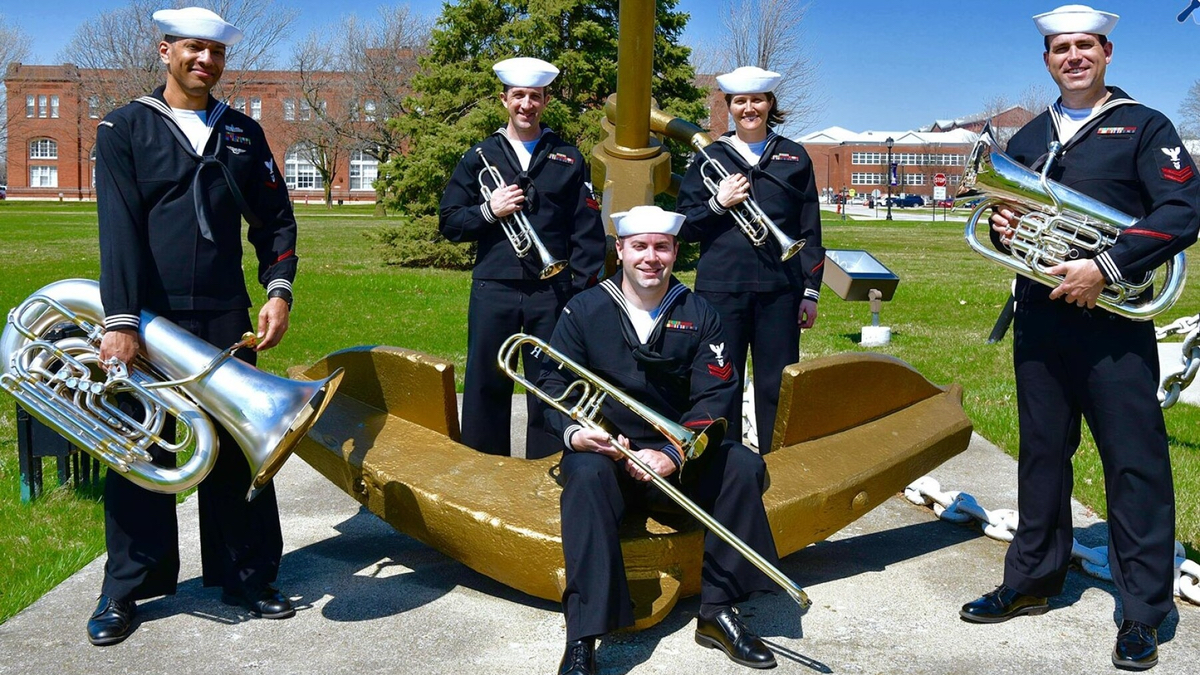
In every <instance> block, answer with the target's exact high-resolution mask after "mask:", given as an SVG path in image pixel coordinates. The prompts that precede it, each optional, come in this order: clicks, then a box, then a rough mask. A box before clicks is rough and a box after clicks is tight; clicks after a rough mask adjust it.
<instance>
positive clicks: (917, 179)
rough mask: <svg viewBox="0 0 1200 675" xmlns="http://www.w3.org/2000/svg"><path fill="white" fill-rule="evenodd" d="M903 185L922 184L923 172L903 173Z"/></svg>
mask: <svg viewBox="0 0 1200 675" xmlns="http://www.w3.org/2000/svg"><path fill="white" fill-rule="evenodd" d="M903 184H904V185H924V184H925V174H923V173H906V174H904V181H903Z"/></svg>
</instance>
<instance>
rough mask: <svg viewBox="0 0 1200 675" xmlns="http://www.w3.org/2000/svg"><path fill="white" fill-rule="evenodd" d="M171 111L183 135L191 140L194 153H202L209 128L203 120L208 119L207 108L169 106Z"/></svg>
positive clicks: (206, 141)
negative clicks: (194, 108) (188, 108)
mask: <svg viewBox="0 0 1200 675" xmlns="http://www.w3.org/2000/svg"><path fill="white" fill-rule="evenodd" d="M171 112H172V113H174V114H175V121H176V122H178V123H179V128H180V129H182V130H183V135H185V136H187V138H188V140H189V141H191V142H192V148H193V149H194V150H195V151H196V154H198V155H203V154H204V146H206V145H208V134H209V131H210V129H209V128H208V124H207V123H206V122H205V120H207V119H208V111H207V110H184V109H183V108H171Z"/></svg>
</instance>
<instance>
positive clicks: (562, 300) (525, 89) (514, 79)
mask: <svg viewBox="0 0 1200 675" xmlns="http://www.w3.org/2000/svg"><path fill="white" fill-rule="evenodd" d="M493 70H494V71H495V73H496V75H497V77H499V79H500V82H501V83H502V84H503V85H504V91H503V93H502V94H500V102H501V103H503V104H504V108H505V110H506V111H507V112H508V124H507V125H505V126H503V127H500V128H499V129H497V130H496V131H495V133H493V134H492V135H490V136H488V137H487V138H485V139H484V140H482V141H480V142H479V144H477V145H476V146H475V147H473V148H471V149H470V150H469V151H467V153H466V154H465V155H464V156H463V158H462V160H460V161H459V163H458V166H457V167H456V168H455V169H454V174H453V176H451V178H450V183H449V184H448V185H446V191H445V193H444V194H443V195H442V203H441V212H440V218H439V230H440V231H441V233H442V235H443V236H444V237H446V238H447V239H449V240H450V241H455V242H464V241H474V242H476V243H477V246H478V248H477V250H476V255H475V270H474V273H473V274H472V279H471V300H470V306H469V308H468V310H467V366H466V374H465V379H464V382H463V419H462V442H463V444H465V445H467V446H469V447H472V448H475V449H476V450H479V451H481V452H486V453H489V454H494V455H505V456H507V455H510V454H511V451H512V449H511V447H510V445H511V444H510V441H509V437H510V433H509V424H510V422H511V418H512V395H513V383H512V381H511V380H509V379H508V377H506V376H505V374H504V373H503V372H502V371H501V370H500V368H499V366H498V365H497V363H496V354H497V353H498V352H499V351H500V346H501V345H502V344H503V343H504V340H505V339H507V338H508V336H509V335H512V334H513V333H517V332H522V331H523V332H526V333H530V334H532V335H535V336H537V337H539V338H542V339H543V340H548V339H550V334H551V333H552V332H553V331H554V323H555V321H557V319H558V315H559V314H560V313H562V308H563V305H565V304H566V302H567V300H569V299H570V298H571V296H572V295H574V294H575V293H577V292H579V291H581V290H583V289H584V288H586V287H587V286H588V285H590V284H593V283H595V281H596V278H597V275H598V273H599V272H600V269H601V266H602V265H603V263H604V228H603V226H602V225H601V223H600V212H599V207H598V205H597V204H596V201H595V200H594V199H593V197H592V190H591V183H590V182H589V174H588V168H587V162H586V161H585V160H584V157H583V155H582V154H581V153H580V152H579V149H578V148H576V147H575V146H573V145H571V144H569V143H567V142H566V141H564V140H563V139H562V138H560V137H559V136H558V134H556V133H554V131H553V130H552V129H550V128H549V127H547V126H546V125H545V124H543V123H542V122H541V117H542V112H543V111H544V110H545V109H546V103H547V101H548V100H549V95H548V94H547V93H546V87H547V86H548V85H549V84H550V83H551V82H553V81H554V78H555V77H556V76H557V75H558V68H556V67H554V65H552V64H550V63H547V62H545V61H542V60H541V59H534V58H527V57H522V58H514V59H507V60H504V61H501V62H499V63H497V64H496V65H495V66H493ZM501 183H502V184H501ZM518 242H520V243H518ZM522 250H523V252H522ZM546 257H548V258H550V259H549V260H546V259H544V258H546ZM564 262H565V263H566V266H565V269H563V263H564ZM559 270H562V271H559ZM527 356H528V355H527ZM539 367H540V366H539V365H538V361H537V360H536V359H526V361H525V374H526V377H527V378H528V379H529V380H530V381H531V382H536V381H537V374H538V368H539ZM526 401H528V404H529V428H528V430H527V434H526V443H525V456H526V457H527V458H536V457H547V456H549V455H552V454H554V453H555V452H558V442H557V440H556V439H555V438H554V437H553V436H551V435H550V434H548V433H547V432H546V431H545V430H544V428H543V426H542V421H541V420H542V415H541V414H540V412H538V411H539V410H540V409H541V406H542V404H541V402H540V401H539V400H538V399H537V398H535V397H534V396H532V395H528V396H527V397H526Z"/></svg>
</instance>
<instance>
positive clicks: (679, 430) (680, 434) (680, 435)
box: [498, 333, 812, 610]
mask: <svg viewBox="0 0 1200 675" xmlns="http://www.w3.org/2000/svg"><path fill="white" fill-rule="evenodd" d="M524 345H529V346H531V347H532V348H533V353H534V354H535V355H537V354H545V355H547V356H549V357H550V358H551V359H553V360H554V361H556V362H557V363H558V368H560V369H562V368H566V369H567V370H568V371H569V372H571V373H573V374H574V375H575V376H577V377H578V378H579V379H577V380H575V381H574V382H572V383H571V384H570V385H568V386H567V388H566V390H565V391H563V393H562V394H561V395H559V396H557V397H555V396H551V395H550V394H549V393H547V392H546V391H544V390H542V389H539V388H538V387H537V385H535V384H534V383H533V382H530V381H529V380H528V379H526V378H525V376H524V375H522V374H521V372H520V370H519V369H518V367H517V355H518V354H520V353H521V347H522V346H524ZM498 361H499V364H500V369H501V370H503V371H504V373H505V374H506V375H508V376H509V377H510V378H512V379H513V381H515V382H517V383H518V384H520V385H521V386H523V387H525V389H526V391H529V392H531V393H532V394H533V395H535V396H537V397H538V398H540V399H542V400H543V401H545V402H546V403H547V404H549V405H550V406H551V407H553V408H554V409H555V410H557V411H559V412H561V413H562V414H564V415H566V416H568V417H570V418H571V419H573V420H575V421H576V422H578V423H579V424H581V425H583V426H584V427H587V428H588V429H592V430H596V431H603V432H604V433H606V434H607V433H608V431H607V430H606V429H605V428H604V426H603V425H602V424H601V422H600V420H601V419H602V418H601V416H600V408H601V406H603V404H604V400H605V399H606V398H609V397H611V398H612V399H613V400H614V401H616V402H617V403H619V404H620V405H623V406H625V407H626V408H628V409H629V410H631V411H633V412H634V413H635V414H637V415H638V416H640V417H641V418H642V419H644V420H646V421H647V422H649V423H650V425H651V426H653V427H654V428H655V429H657V430H658V431H659V433H661V434H662V435H663V436H665V437H666V438H667V440H668V441H670V442H671V444H672V445H674V446H676V447H678V448H679V449H680V451H681V452H682V453H683V454H684V455H685V456H686V457H687V458H688V459H695V458H696V457H699V456H700V454H701V453H703V452H704V449H705V447H706V446H707V445H708V430H709V429H712V428H714V427H716V428H717V429H724V428H725V420H724V419H718V420H716V421H715V422H713V423H712V424H710V425H709V426H708V427H707V428H705V429H704V431H699V432H697V431H692V430H691V429H688V428H687V427H685V426H683V425H682V424H679V423H678V422H675V421H673V420H670V419H668V418H666V417H664V416H662V415H660V414H658V413H657V412H655V411H654V410H652V409H650V408H649V407H648V406H645V405H642V404H641V403H639V402H638V401H637V400H635V399H633V398H631V397H630V396H628V395H626V394H625V393H624V392H622V391H621V390H620V389H618V388H616V387H614V386H613V385H611V384H609V383H608V382H606V381H604V380H603V379H601V378H600V377H599V376H598V375H596V374H595V373H593V372H592V371H590V370H588V369H587V368H584V367H583V366H581V365H579V364H578V363H576V362H575V361H574V360H572V359H571V358H569V357H568V356H566V355H565V354H563V353H562V352H559V351H558V350H556V349H554V348H553V347H551V346H550V345H549V344H547V343H546V342H545V341H544V340H541V339H538V338H536V337H534V336H532V335H528V334H526V333H517V334H515V335H511V336H509V338H508V339H507V340H505V341H504V344H503V345H502V346H501V347H500V353H499V356H498ZM572 400H574V401H575V402H574V403H571V402H570V401H572ZM608 442H609V444H610V445H612V447H613V448H615V449H616V450H618V451H620V453H621V454H622V455H624V456H625V459H626V460H627V461H630V462H632V463H633V464H634V466H636V467H638V468H639V469H641V470H642V471H644V472H646V475H648V476H650V479H651V481H652V482H653V483H654V485H655V487H657V488H658V489H660V490H662V491H663V492H664V493H666V495H667V496H668V497H670V498H671V500H672V501H674V502H675V503H676V504H678V505H679V506H680V507H682V508H683V510H685V511H687V512H688V513H689V514H691V515H692V516H693V517H694V518H695V519H696V520H699V521H700V523H701V524H702V525H704V527H706V528H708V531H709V532H712V533H713V534H715V535H717V536H718V537H720V538H721V539H722V540H723V541H724V542H725V543H727V544H729V545H730V546H732V547H733V548H734V550H736V551H737V552H738V553H740V554H741V555H742V557H744V558H745V559H746V560H748V561H749V562H750V563H751V564H753V565H754V566H755V567H757V568H758V569H759V570H761V571H762V573H763V574H765V575H767V576H768V577H770V578H771V580H772V581H774V582H775V583H777V584H779V586H780V587H781V588H783V590H785V591H787V594H788V595H790V596H791V598H792V600H794V601H796V604H797V605H799V606H800V609H802V610H803V609H808V608H809V607H810V606H811V605H812V601H811V600H809V599H808V594H807V593H805V592H804V589H803V588H800V586H799V585H798V584H797V583H796V582H794V581H792V580H791V579H789V578H788V577H787V575H785V574H784V573H783V572H781V571H779V568H777V567H775V566H774V565H772V564H771V563H770V562H768V561H767V560H766V559H765V558H763V557H762V556H761V555H759V554H758V552H757V551H755V550H754V549H752V548H750V546H749V545H747V544H746V542H744V541H742V540H741V539H739V538H738V537H737V536H736V535H734V534H733V533H732V532H730V531H729V530H728V528H726V527H725V526H724V525H722V524H721V523H720V522H718V521H717V520H716V519H715V518H713V517H712V516H710V515H709V514H708V513H706V512H705V511H704V509H702V508H700V507H699V506H697V505H696V503H695V502H693V501H692V500H690V499H688V498H687V497H686V496H685V495H684V494H683V492H681V491H680V490H679V488H677V487H675V486H674V485H672V484H671V483H670V482H669V481H668V480H667V479H665V478H663V477H662V476H660V475H658V474H657V473H655V471H654V469H651V468H650V465H648V464H646V463H645V462H643V461H642V460H641V459H639V458H638V456H637V455H636V454H634V452H633V451H632V450H630V449H629V448H627V447H625V446H624V445H621V444H620V443H618V442H617V439H616V438H614V437H613V436H612V434H609V436H608Z"/></svg>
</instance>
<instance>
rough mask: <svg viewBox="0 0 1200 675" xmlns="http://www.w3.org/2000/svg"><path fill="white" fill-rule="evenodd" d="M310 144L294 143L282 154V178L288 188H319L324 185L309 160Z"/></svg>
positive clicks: (311, 149)
mask: <svg viewBox="0 0 1200 675" xmlns="http://www.w3.org/2000/svg"><path fill="white" fill-rule="evenodd" d="M312 152H313V148H312V146H309V145H305V144H303V143H302V144H299V145H294V146H292V148H291V149H290V150H288V153H287V154H286V155H284V163H283V180H284V182H285V183H287V186H288V189H289V190H320V189H322V188H324V187H325V183H324V182H323V181H322V180H321V174H320V173H318V172H317V167H316V166H314V165H313V163H312V162H311V161H309V159H308V158H309V157H310V156H311V154H312Z"/></svg>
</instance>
